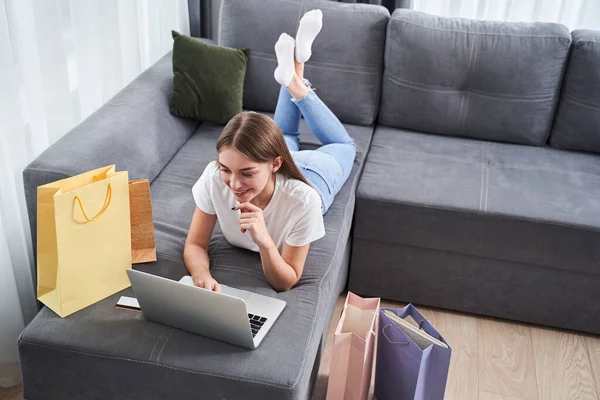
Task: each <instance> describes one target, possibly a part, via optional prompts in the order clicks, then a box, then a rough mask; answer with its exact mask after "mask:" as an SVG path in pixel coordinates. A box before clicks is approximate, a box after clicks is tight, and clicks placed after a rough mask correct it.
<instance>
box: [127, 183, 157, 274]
mask: <svg viewBox="0 0 600 400" xmlns="http://www.w3.org/2000/svg"><path fill="white" fill-rule="evenodd" d="M129 207H130V209H131V263H132V264H139V263H145V262H151V261H156V244H155V242H154V220H153V219H152V198H151V197H150V182H149V181H148V179H139V180H135V181H129Z"/></svg>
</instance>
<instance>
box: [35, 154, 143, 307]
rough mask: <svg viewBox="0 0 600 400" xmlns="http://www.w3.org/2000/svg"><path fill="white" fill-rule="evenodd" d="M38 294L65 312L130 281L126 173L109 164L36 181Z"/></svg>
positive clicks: (127, 182)
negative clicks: (91, 169) (83, 171)
mask: <svg viewBox="0 0 600 400" xmlns="http://www.w3.org/2000/svg"><path fill="white" fill-rule="evenodd" d="M37 203H38V213H37V238H38V242H37V271H38V272H37V274H38V285H37V294H38V300H40V301H41V302H42V303H44V304H45V305H46V306H48V307H49V308H50V309H52V310H53V311H54V312H56V313H57V314H58V315H60V316H61V317H66V316H67V315H69V314H72V313H74V312H76V311H79V310H81V309H82V308H85V307H87V306H89V305H91V304H93V303H95V302H97V301H99V300H102V299H104V298H106V297H108V296H110V295H112V294H114V293H116V292H118V291H120V290H123V289H125V288H127V287H129V286H130V283H129V279H128V278H127V274H126V272H125V270H126V269H127V268H131V227H130V214H129V179H128V173H127V172H126V171H122V172H115V166H114V165H111V166H108V167H104V168H99V169H96V170H93V171H89V172H86V173H84V174H81V175H77V176H74V177H71V178H67V179H63V180H60V181H56V182H52V183H49V184H47V185H43V186H39V187H38V191H37Z"/></svg>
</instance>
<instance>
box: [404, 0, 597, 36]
mask: <svg viewBox="0 0 600 400" xmlns="http://www.w3.org/2000/svg"><path fill="white" fill-rule="evenodd" d="M413 8H414V9H415V10H417V11H422V12H426V13H428V14H435V15H442V16H448V17H465V18H474V19H487V20H498V21H521V22H534V21H543V22H558V23H561V24H564V25H566V26H567V27H568V28H569V29H570V30H574V29H596V30H600V1H599V0H414V3H413Z"/></svg>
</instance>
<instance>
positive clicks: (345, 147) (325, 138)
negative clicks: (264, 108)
mask: <svg viewBox="0 0 600 400" xmlns="http://www.w3.org/2000/svg"><path fill="white" fill-rule="evenodd" d="M305 83H307V84H308V85H309V88H310V83H308V81H306V80H305ZM301 115H302V116H304V120H305V121H306V124H307V125H308V127H309V128H310V130H311V131H312V132H313V134H314V135H315V136H316V137H317V139H319V141H320V142H321V143H323V146H321V147H319V148H318V149H316V150H302V151H299V136H300V116H301ZM274 119H275V123H276V124H277V125H278V126H279V128H280V129H281V131H282V132H283V137H284V138H285V141H286V143H287V145H288V148H289V150H290V153H292V157H293V159H294V161H295V162H296V165H297V166H298V168H300V172H302V175H304V177H305V178H306V180H307V181H308V182H309V183H310V184H311V185H312V187H313V188H315V190H316V191H317V192H318V193H319V196H321V212H322V213H323V214H325V213H326V212H327V210H328V209H329V206H330V205H331V203H333V199H334V198H335V195H336V194H337V193H338V192H339V191H340V189H341V188H342V186H343V185H344V182H346V179H348V176H350V171H352V166H353V165H354V158H355V157H356V144H355V143H354V139H352V138H351V137H350V135H348V132H347V131H346V128H344V126H343V125H342V123H341V122H340V120H339V119H338V118H337V117H336V116H335V115H334V114H333V113H332V112H331V110H330V109H329V108H328V107H327V106H326V105H325V103H323V101H321V99H320V98H319V97H318V96H317V95H316V94H315V92H314V91H313V90H312V89H310V90H309V92H308V94H307V95H306V96H304V97H303V98H301V99H300V100H295V99H294V98H293V97H292V95H291V94H290V92H289V91H288V90H287V88H286V87H284V86H282V87H281V90H280V91H279V99H278V100H277V108H276V109H275V118H274Z"/></svg>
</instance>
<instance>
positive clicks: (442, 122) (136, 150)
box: [19, 0, 600, 400]
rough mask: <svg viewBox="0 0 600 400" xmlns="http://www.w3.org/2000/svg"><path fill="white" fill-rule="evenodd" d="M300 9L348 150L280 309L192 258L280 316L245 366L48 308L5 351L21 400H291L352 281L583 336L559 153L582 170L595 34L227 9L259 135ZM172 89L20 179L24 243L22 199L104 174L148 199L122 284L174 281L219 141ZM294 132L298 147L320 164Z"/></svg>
mask: <svg viewBox="0 0 600 400" xmlns="http://www.w3.org/2000/svg"><path fill="white" fill-rule="evenodd" d="M317 7H318V8H320V9H322V10H323V14H324V17H323V18H324V28H323V31H322V32H321V34H320V36H319V38H318V40H317V41H316V42H315V45H314V50H313V58H312V59H311V60H310V62H309V63H308V64H307V65H306V70H305V74H306V76H307V77H308V78H309V79H310V80H311V82H312V83H313V86H314V87H315V88H316V90H317V93H318V94H319V95H320V96H321V98H323V100H324V101H325V102H326V103H327V104H328V105H330V107H331V108H332V110H333V111H334V112H335V113H336V114H337V115H338V117H339V118H340V119H341V121H342V122H343V123H344V125H345V126H346V128H347V129H348V132H349V133H350V135H351V136H352V137H353V138H354V139H355V140H356V143H357V157H356V161H355V166H354V169H353V171H352V174H351V176H350V178H349V180H348V182H347V183H346V185H345V186H344V187H343V189H342V191H341V192H340V193H339V194H338V195H337V197H336V200H335V201H334V203H333V205H332V206H331V208H330V209H329V211H328V212H327V214H326V215H325V226H326V236H325V237H324V238H323V239H321V240H319V241H317V242H315V243H314V244H313V245H312V246H311V250H310V253H309V256H308V259H307V262H306V266H305V270H304V273H303V275H302V278H301V280H300V282H299V283H298V284H297V285H296V286H295V287H294V288H293V289H292V290H290V291H288V292H282V293H277V292H275V291H274V290H273V289H272V288H271V287H270V286H269V285H268V283H267V282H266V280H265V279H264V277H263V273H262V269H261V264H260V259H259V257H258V255H257V254H255V253H252V252H249V251H246V250H242V249H239V248H235V247H233V246H231V245H229V244H228V243H227V242H226V241H225V239H224V238H223V236H222V235H221V233H220V231H219V229H218V228H217V230H216V231H215V234H214V235H213V238H212V240H211V246H210V250H209V254H210V258H211V270H212V273H213V276H214V277H215V278H216V279H217V280H218V281H219V282H222V283H225V284H227V285H230V286H234V287H239V288H242V289H247V290H251V291H255V292H259V293H262V294H265V295H269V296H274V297H278V298H281V299H283V300H285V301H286V302H287V308H286V309H285V310H284V312H283V314H282V315H281V317H280V319H279V321H278V322H277V323H276V324H275V326H274V327H273V329H272V330H271V331H270V332H269V334H268V336H267V337H266V339H265V340H264V341H263V343H262V344H261V346H260V347H259V348H258V349H257V350H254V351H248V350H245V349H241V348H238V347H236V346H233V345H229V344H226V343H222V342H218V341H214V340H211V339H208V338H205V337H201V336H197V335H193V334H190V333H187V332H183V331H179V330H176V329H172V328H170V327H167V326H163V325H159V324H155V323H152V322H148V321H146V320H144V318H143V316H142V315H141V314H138V313H134V312H128V311H123V310H117V309H115V308H113V306H114V304H115V302H116V300H117V299H118V298H119V297H120V296H121V295H133V292H132V290H131V288H129V289H126V290H124V291H122V292H120V293H117V294H115V295H114V296H111V297H109V298H107V299H105V300H103V301H100V302H98V303H96V304H94V305H92V306H90V307H88V308H85V309H83V310H81V311H79V312H77V313H75V314H73V315H71V316H69V317H67V318H64V319H61V318H60V317H58V316H57V315H56V314H54V313H53V312H52V311H50V310H49V309H47V308H45V307H44V308H43V309H42V310H41V311H40V312H39V314H38V315H37V316H36V318H35V319H34V320H33V321H32V322H31V323H30V324H29V325H28V326H27V327H26V328H25V330H24V331H23V333H22V335H21V337H20V339H19V351H20V356H21V363H22V372H23V394H24V397H25V399H28V400H35V399H173V398H177V399H228V400H229V399H307V398H309V397H310V394H311V391H312V387H313V383H314V379H315V377H316V372H317V370H318V368H319V362H320V356H321V352H322V349H323V345H324V338H325V335H326V333H327V331H328V328H329V325H330V321H331V317H332V311H333V307H334V304H335V302H336V299H337V297H338V296H339V294H340V293H341V292H342V291H343V290H344V289H345V288H346V287H347V279H348V276H349V284H348V288H349V289H350V290H352V291H355V292H357V293H359V294H362V295H369V296H378V297H383V298H389V299H397V300H403V301H412V302H414V303H417V304H426V305H434V306H439V307H443V308H449V309H456V310H462V311H468V312H474V313H482V314H486V315H495V316H500V317H505V318H512V319H517V320H523V321H530V322H536V323H543V324H547V325H553V326H559V327H567V328H573V329H580V330H584V331H590V332H597V333H600V321H598V320H595V319H594V318H593V316H594V314H598V308H599V307H600V305H599V304H598V302H597V301H596V299H597V291H598V290H597V289H599V288H600V278H599V276H598V274H599V271H598V269H597V267H596V265H598V261H599V260H600V250H599V247H600V246H598V243H600V203H599V201H598V199H599V198H600V196H599V195H600V189H599V187H600V185H597V183H598V181H599V179H600V156H598V155H594V154H584V153H581V152H573V151H568V150H558V149H557V147H562V148H566V149H576V150H589V151H590V152H600V149H599V143H600V140H599V139H598V130H599V129H600V128H599V127H600V120H599V113H600V111H598V110H599V108H600V97H599V93H600V90H596V91H593V90H591V89H593V88H594V87H595V88H598V85H600V77H598V75H597V72H596V71H597V67H598V66H599V65H600V56H599V53H600V50H599V46H600V45H599V44H598V42H599V41H600V39H599V37H598V34H596V33H593V32H583V31H582V32H575V33H574V34H573V38H572V36H571V34H570V33H569V32H568V31H567V30H566V28H564V27H562V26H560V25H555V24H535V25H514V24H498V23H497V24H492V23H482V22H468V21H463V20H445V19H439V18H435V17H431V16H426V15H423V14H420V13H416V12H412V11H409V10H396V11H395V12H394V14H393V15H392V17H391V19H390V15H389V12H388V11H387V10H386V9H385V8H383V7H378V6H370V5H363V4H342V3H334V2H328V1H320V0H310V1H302V2H300V1H294V0H286V1H281V0H253V1H247V0H224V1H223V4H222V9H221V14H220V15H221V21H220V34H219V43H220V44H221V45H225V46H231V47H237V48H240V47H246V48H250V58H249V62H248V67H247V74H246V80H245V86H244V107H245V108H246V109H251V110H256V111H260V112H264V113H266V114H267V115H271V116H272V113H273V111H274V108H275V104H276V99H277V91H278V86H277V84H276V83H275V81H274V79H273V77H272V73H273V70H274V68H275V66H276V59H275V55H274V51H273V44H274V43H275V41H276V40H277V37H278V36H279V34H280V33H281V32H288V33H292V34H293V33H294V32H295V30H296V26H297V22H298V19H299V17H300V16H301V15H302V14H303V12H306V11H308V10H310V9H312V8H317ZM265 15H269V18H265ZM258 21H261V22H260V23H259V22H258ZM572 41H573V43H571V42H572ZM569 54H571V56H570V58H569ZM567 60H570V61H569V63H567ZM594 63H595V64H594ZM591 65H595V66H596V67H595V68H594V67H592V66H591ZM565 72H566V78H565V79H563V74H565ZM171 80H172V65H171V60H170V55H167V56H165V57H164V58H163V59H161V60H160V61H159V62H157V63H156V64H155V65H154V66H153V67H152V68H150V69H149V70H147V71H146V72H144V73H143V74H142V75H140V77H138V78H137V79H136V80H135V81H134V82H132V83H131V84H130V85H128V86H127V87H126V88H125V89H123V91H121V92H120V93H119V94H118V95H116V96H115V97H114V98H113V99H111V100H110V101H109V103H107V104H106V105H105V106H103V107H102V108H101V109H100V110H98V111H97V112H96V113H94V114H93V115H92V116H90V117H89V118H88V119H86V120H85V121H84V122H82V123H81V124H80V125H79V126H78V127H76V128H75V129H73V130H72V131H71V132H69V133H68V134H66V135H65V136H64V137H63V138H61V139H60V140H59V141H58V142H57V143H55V144H54V145H53V146H51V147H50V148H49V149H48V150H47V151H45V152H44V153H43V154H42V155H40V156H39V157H38V158H37V159H36V160H35V161H34V162H32V163H31V164H30V165H29V166H28V167H27V168H26V169H25V171H24V182H25V190H26V198H27V203H28V210H29V215H30V221H31V227H32V232H36V229H35V228H36V218H35V216H36V188H37V186H39V185H42V184H45V183H47V182H51V181H55V180H58V179H62V178H65V177H68V176H73V175H75V174H78V173H81V172H83V171H86V170H90V169H92V168H95V167H100V166H105V165H109V164H113V163H114V164H116V165H117V169H118V170H127V171H129V174H130V179H137V178H148V179H150V181H151V192H152V201H153V211H154V218H155V232H156V243H157V254H158V261H157V262H155V263H149V264H141V265H136V266H135V268H136V269H140V270H143V271H146V272H149V273H153V274H157V275H160V276H164V277H168V278H171V279H179V278H181V277H182V276H183V275H185V274H186V270H185V267H184V264H183V256H182V254H183V245H184V241H185V237H186V234H187V229H188V227H189V222H190V219H191V216H192V213H193V210H194V203H193V199H192V196H191V187H192V185H193V184H194V182H195V180H196V179H197V178H198V177H199V176H200V174H201V172H202V171H203V168H204V167H205V165H206V164H207V163H208V162H210V161H211V160H213V159H214V158H215V157H216V153H215V143H216V140H217V137H218V136H219V133H220V131H221V129H222V127H221V126H217V125H213V124H210V123H206V122H203V123H198V122H196V121H191V120H186V119H181V118H177V117H174V116H172V115H171V114H170V113H169V107H168V103H169V95H170V90H171ZM561 88H562V94H561ZM557 106H558V111H556V108H557ZM555 116H556V120H555ZM301 129H302V134H301V147H303V148H306V149H309V148H314V147H315V146H317V145H318V143H317V141H316V139H315V138H314V137H313V136H312V135H311V134H310V132H309V130H308V128H307V127H306V125H305V124H304V123H303V124H302V127H301ZM548 138H550V141H549V143H550V145H549V144H548ZM501 142H505V143H501ZM577 147H579V148H577ZM355 204H356V209H355ZM34 241H35V237H34ZM349 266H350V268H349Z"/></svg>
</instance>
